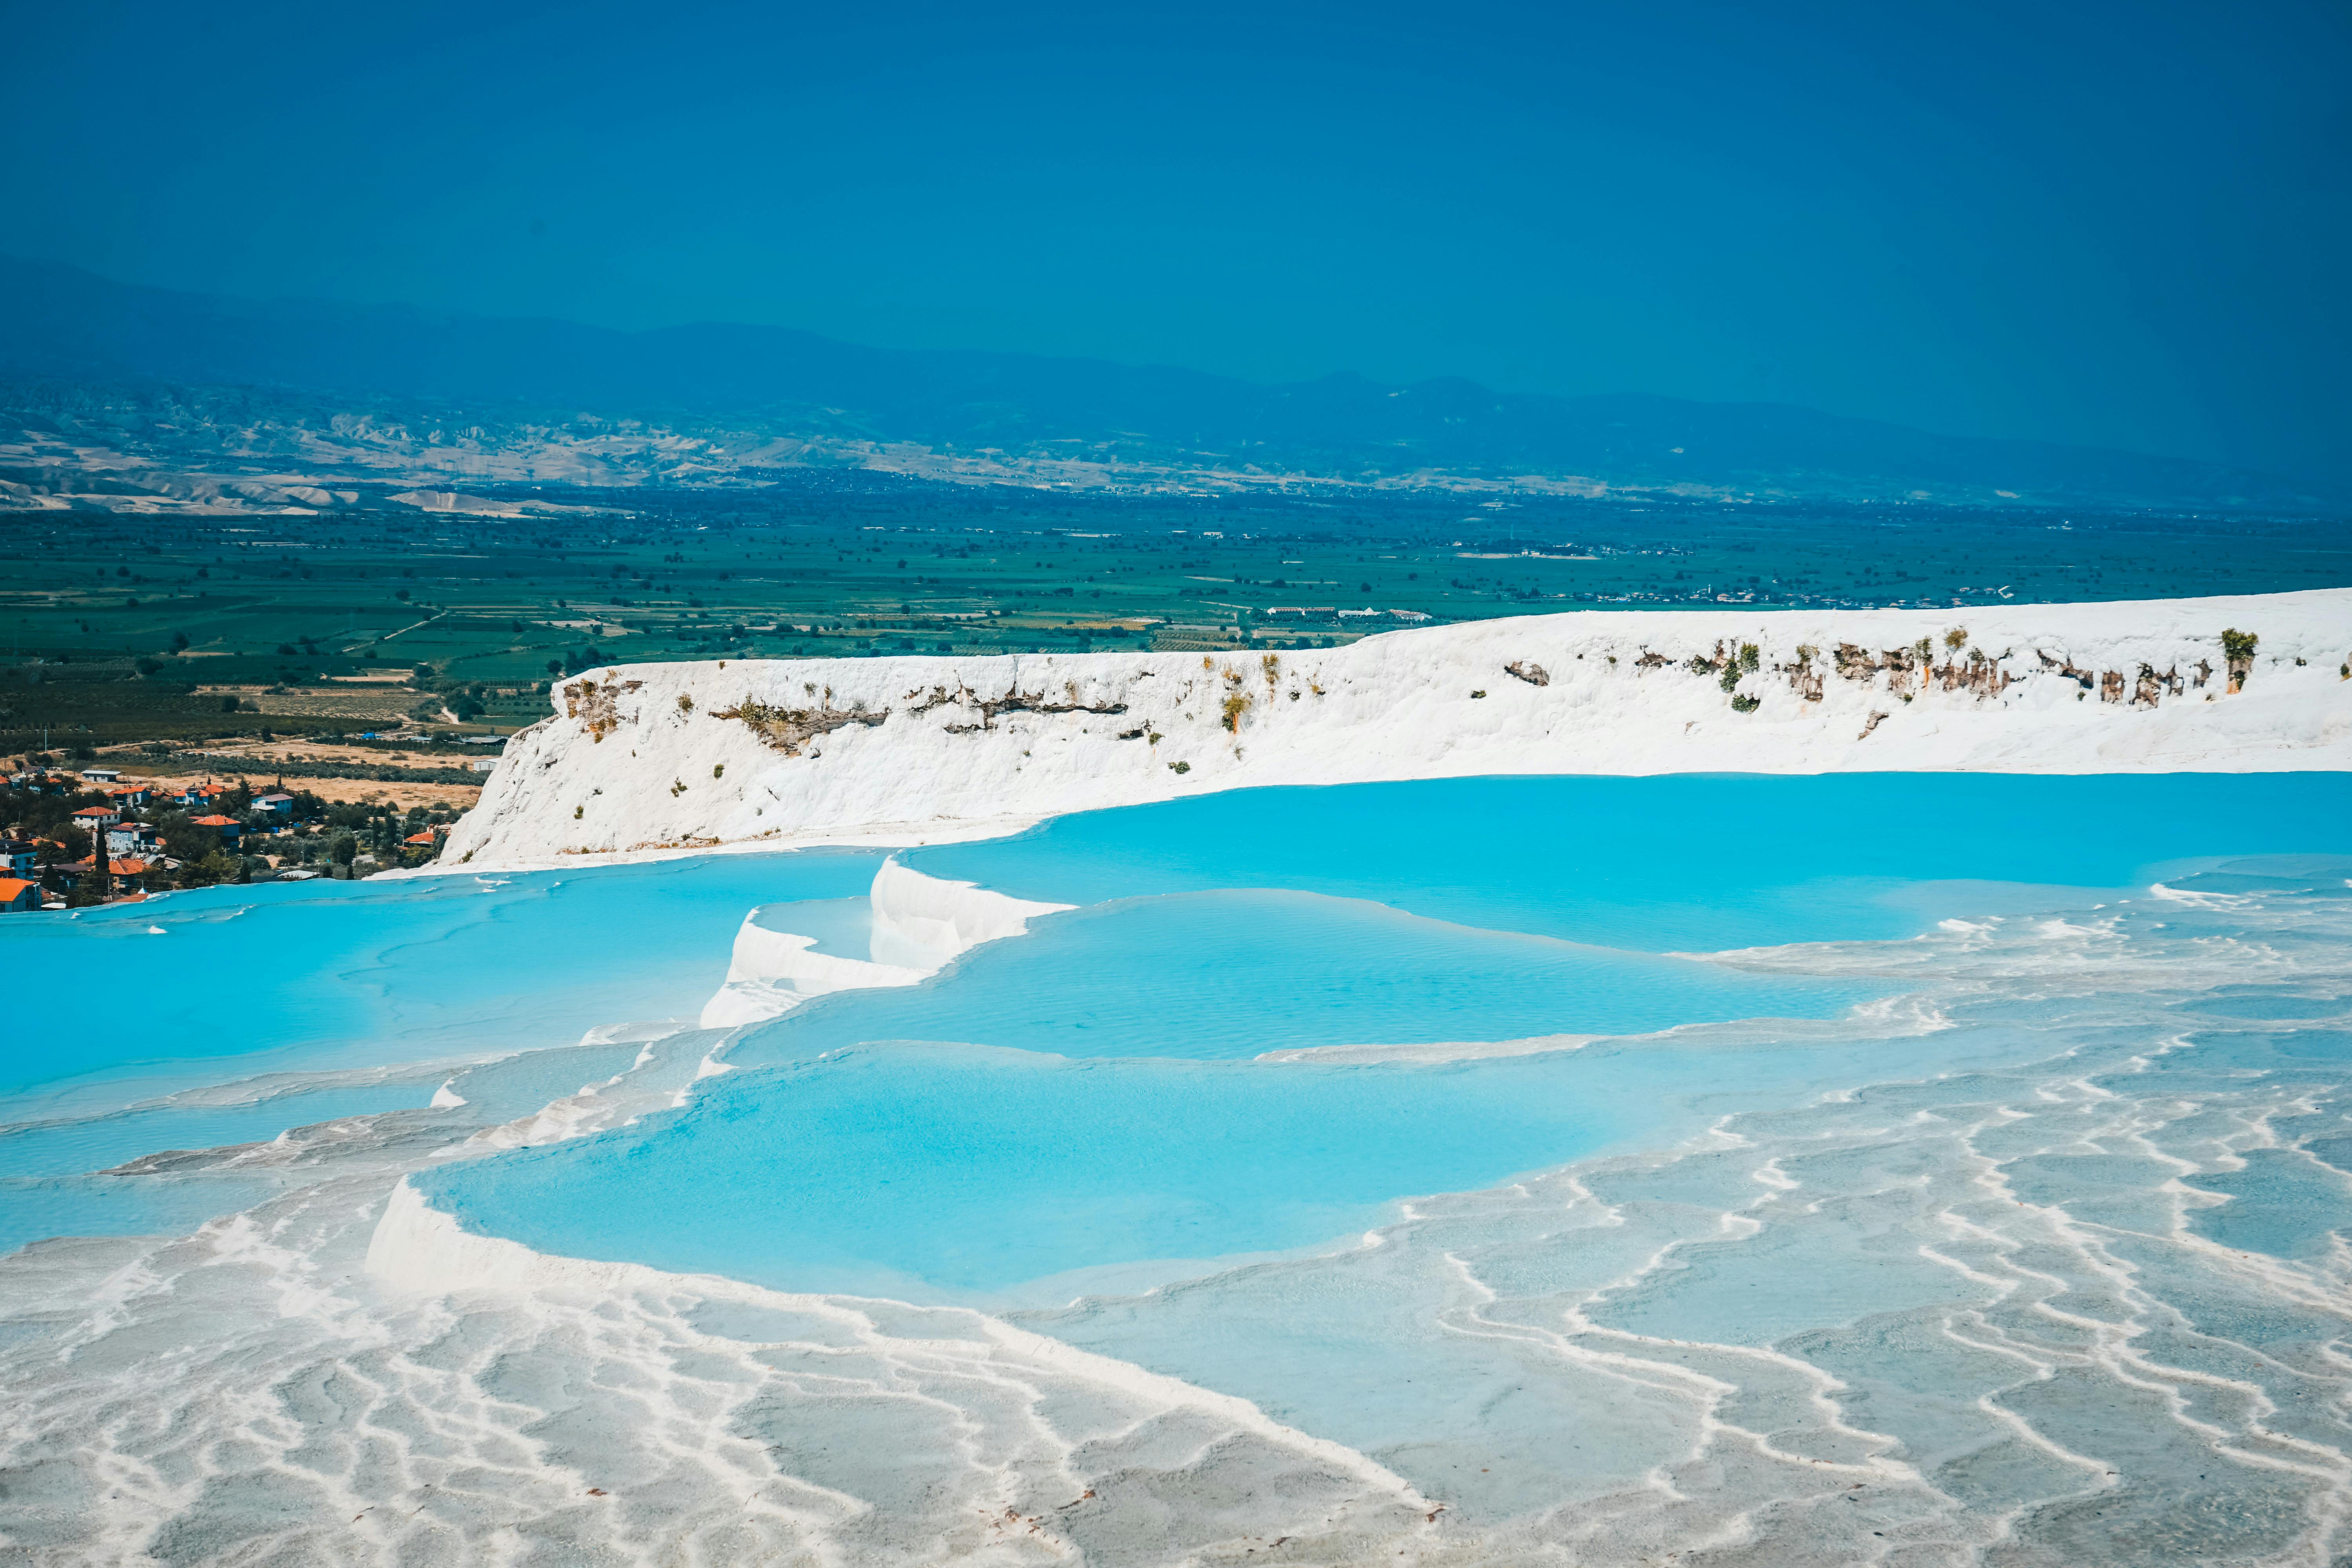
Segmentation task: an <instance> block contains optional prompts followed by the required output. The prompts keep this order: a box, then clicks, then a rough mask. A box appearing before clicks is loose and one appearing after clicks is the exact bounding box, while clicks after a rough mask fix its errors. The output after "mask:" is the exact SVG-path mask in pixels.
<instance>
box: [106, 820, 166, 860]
mask: <svg viewBox="0 0 2352 1568" xmlns="http://www.w3.org/2000/svg"><path fill="white" fill-rule="evenodd" d="M155 847H156V837H155V829H154V828H153V827H152V826H149V825H148V824H146V823H144V822H118V823H115V824H114V825H113V826H110V827H109V828H108V829H107V830H106V852H107V853H108V854H110V855H140V854H150V853H152V852H153V850H154V849H155Z"/></svg>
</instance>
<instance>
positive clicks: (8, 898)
mask: <svg viewBox="0 0 2352 1568" xmlns="http://www.w3.org/2000/svg"><path fill="white" fill-rule="evenodd" d="M40 907H41V885H40V884H39V883H38V882H33V881H27V880H26V879H24V878H22V877H0V912H7V913H15V912H16V911H18V910H37V909H39V908H40Z"/></svg>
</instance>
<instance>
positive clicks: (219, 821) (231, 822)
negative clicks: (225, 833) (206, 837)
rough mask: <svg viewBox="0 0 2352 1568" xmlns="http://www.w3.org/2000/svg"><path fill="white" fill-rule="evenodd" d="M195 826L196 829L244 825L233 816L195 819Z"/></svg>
mask: <svg viewBox="0 0 2352 1568" xmlns="http://www.w3.org/2000/svg"><path fill="white" fill-rule="evenodd" d="M196 826H198V827H242V826H245V825H244V824H243V823H241V822H239V821H237V819H236V817H234V816H200V817H198V818H196Z"/></svg>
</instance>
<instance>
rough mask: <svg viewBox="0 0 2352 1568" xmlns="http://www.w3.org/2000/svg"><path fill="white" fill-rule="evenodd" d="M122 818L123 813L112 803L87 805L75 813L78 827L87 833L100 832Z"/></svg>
mask: <svg viewBox="0 0 2352 1568" xmlns="http://www.w3.org/2000/svg"><path fill="white" fill-rule="evenodd" d="M121 820H122V814H121V812H119V811H117V810H115V809H114V807H112V806H110V805H85V806H83V807H82V808H81V809H80V810H79V811H77V812H75V813H74V814H73V822H74V826H76V827H79V828H80V829H81V830H82V831H83V832H85V833H99V832H102V831H104V830H105V829H107V828H109V827H111V826H114V825H115V824H116V823H118V822H120V821H121Z"/></svg>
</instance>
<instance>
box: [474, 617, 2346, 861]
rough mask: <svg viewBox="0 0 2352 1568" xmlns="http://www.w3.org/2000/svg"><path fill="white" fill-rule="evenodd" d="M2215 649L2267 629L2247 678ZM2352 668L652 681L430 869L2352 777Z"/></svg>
mask: <svg viewBox="0 0 2352 1568" xmlns="http://www.w3.org/2000/svg"><path fill="white" fill-rule="evenodd" d="M2225 630H2234V631H2237V632H2241V633H2247V634H2251V635H2252V636H2253V637H2255V638H2257V639H2258V642H2257V646H2256V647H2255V649H2254V651H2253V653H2252V656H2251V658H2240V659H2239V660H2238V662H2237V664H2236V666H2235V667H2234V668H2233V667H2232V665H2231V659H2230V658H2229V656H2228V654H2227V652H2226V650H2225V648H2224V647H2223V636H2222V634H2223V633H2224V631H2225ZM1751 647H1752V649H1753V654H1752V656H1751V657H1752V661H1753V668H1748V664H1747V662H1746V661H1745V660H1743V651H1744V650H1746V649H1748V648H1751ZM2347 659H2352V590H2344V589H2329V590H2324V591H2315V592H2310V593H2299V594H2277V595H2240V596H2234V597H2221V598H2200V599H2164V600H2142V601H2127V602H2121V603H2109V604H2089V605H2002V606H1999V607H1994V608H1986V607H1976V608H1969V609H1965V610H1963V609H1950V610H1803V611H1777V612H1776V611H1764V610H1756V609H1750V608H1739V609H1723V610H1703V611H1674V612H1659V613H1633V612H1616V611H1587V612H1579V613H1574V614H1568V615H1557V616H1523V617H1517V618H1514V619H1509V620H1497V621H1483V622H1479V623H1476V624H1474V625H1464V626H1445V627H1439V628H1433V629H1428V630H1422V631H1408V632H1394V633H1390V634H1387V635H1384V636H1381V637H1369V638H1366V639H1365V640H1364V641H1362V642H1360V643H1357V644H1355V645H1353V646H1352V647H1345V648H1333V649H1322V650H1307V651H1295V652H1283V653H1279V654H1261V653H1257V652H1234V653H1221V654H1209V655H1202V654H1200V653H1096V654H1027V655H1021V656H1017V657H996V658H950V657H924V658H914V657H909V658H863V659H793V660H783V659H761V660H750V661H746V660H740V659H738V660H725V661H715V662H701V663H692V664H656V665H630V666H627V667H625V668H615V669H599V670H593V671H590V672H589V673H587V674H585V675H583V676H582V677H581V678H579V679H574V680H569V681H564V682H561V683H559V684H558V685H557V687H556V689H555V694H554V705H555V714H554V716H553V717H552V718H551V719H549V720H546V721H543V722H541V723H540V724H538V725H535V726H533V727H532V728H531V729H530V730H528V731H524V732H522V733H521V734H519V735H517V736H516V737H515V738H514V740H513V741H512V742H509V745H508V747H507V754H506V756H505V758H504V760H503V761H502V762H501V763H500V764H499V768H498V770H497V772H496V773H493V774H492V775H491V776H490V779H489V781H488V786H487V787H486V788H485V790H484V791H483V795H482V800H481V804H480V805H478V807H476V809H475V810H474V811H473V812H471V813H470V814H468V815H467V816H466V818H465V819H464V820H463V821H462V822H460V823H459V824H458V825H457V829H456V830H455V832H453V833H452V834H451V836H450V838H449V842H448V845H447V847H446V850H445V852H444V855H443V858H442V859H441V861H440V864H439V866H438V868H437V869H442V870H451V869H455V868H457V867H458V866H460V865H463V866H465V867H467V869H469V870H482V869H488V868H521V867H527V866H545V865H578V864H580V863H582V861H583V858H587V859H617V858H653V857H656V856H663V855H677V854H682V853H693V852H702V851H708V850H710V849H713V848H719V847H732V848H744V849H756V848H783V847H793V846H796V845H812V844H821V843H844V842H858V843H866V844H915V843H925V842H929V843H937V842H940V841H943V840H950V839H959V838H972V837H987V836H992V835H995V834H1000V833H1004V832H1008V831H1012V830H1014V829H1016V828H1018V827H1020V826H1024V825H1026V824H1029V823H1032V822H1035V821H1037V820H1040V819H1042V818H1044V817H1047V816H1055V815H1058V814H1061V813H1064V812H1071V811H1085V810H1091V809H1096V808H1099V807H1104V806H1115V805H1138V804H1141V803H1144V802H1149V801H1160V800H1169V799H1175V798H1181V797H1183V796H1187V795H1199V794H1203V793H1207V792H1212V791H1217V790H1228V789H1238V788H1245V787H1249V786H1254V785H1267V784H1353V783H1362V782H1367V781H1371V780H1381V779H1416V778H1442V777H1460V776H1468V775H1475V774H1485V773H1689V772H1747V773H1827V772H1837V771H1890V772H1901V771H1914V770H1920V771H1926V770H1967V771H1976V772H2010V773H2169V772H2182V771H2197V770H2206V771H2220V772H2251V771H2266V770H2296V769H2342V768H2347V767H2352V681H2347V679H2345V678H2344V675H2343V673H2342V671H2343V668H2344V667H2345V666H2346V663H2347ZM2233 677H2242V689H2233V688H2238V687H2239V686H2240V684H2241V683H2240V680H2239V679H2233ZM1751 704H1752V705H1751Z"/></svg>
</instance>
